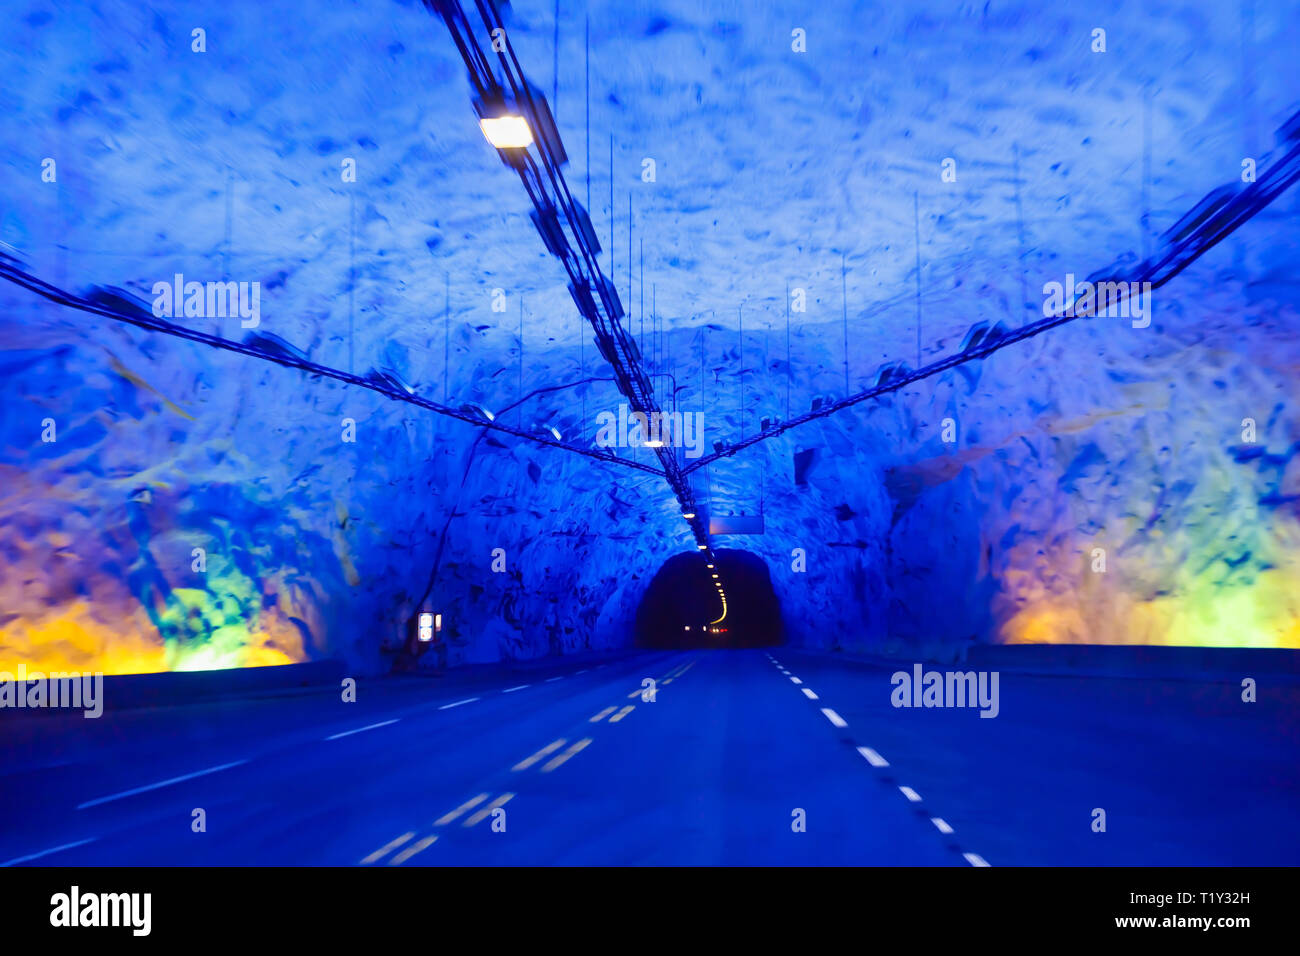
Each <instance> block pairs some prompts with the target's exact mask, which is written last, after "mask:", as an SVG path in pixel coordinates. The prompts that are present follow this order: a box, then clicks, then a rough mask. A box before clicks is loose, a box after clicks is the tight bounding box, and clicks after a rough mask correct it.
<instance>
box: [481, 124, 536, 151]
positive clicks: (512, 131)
mask: <svg viewBox="0 0 1300 956" xmlns="http://www.w3.org/2000/svg"><path fill="white" fill-rule="evenodd" d="M478 125H479V129H481V130H483V135H484V136H486V137H487V141H488V142H489V143H491V144H492V145H493V146H495V147H496V148H497V149H525V148H527V147H529V146H532V145H533V131H532V130H530V129H529V128H528V121H527V120H525V119H524V118H523V117H522V116H489V117H487V118H485V119H481V120H479V121H478Z"/></svg>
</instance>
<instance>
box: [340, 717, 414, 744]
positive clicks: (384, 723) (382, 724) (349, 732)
mask: <svg viewBox="0 0 1300 956" xmlns="http://www.w3.org/2000/svg"><path fill="white" fill-rule="evenodd" d="M401 719H402V718H401V717H394V718H393V719H392V720H381V721H380V722H379V723H377V724H366V726H364V727H358V728H357V729H356V730H345V731H343V733H341V734H333V735H331V736H329V737H326V738H325V739H326V740H338V739H339V738H340V737H351V736H352V735H353V734H359V733H361V732H362V731H363V730H374V729H375V728H376V727H387V726H388V725H389V724H395V723H397V722H398V721H399V720H401Z"/></svg>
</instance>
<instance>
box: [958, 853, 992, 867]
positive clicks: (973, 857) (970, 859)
mask: <svg viewBox="0 0 1300 956" xmlns="http://www.w3.org/2000/svg"><path fill="white" fill-rule="evenodd" d="M962 856H964V857H965V858H966V862H967V863H969V864H970V865H971V866H990V865H991V864H990V863H989V861H988V860H986V859H984V857H982V856H980V855H979V854H978V853H963V854H962Z"/></svg>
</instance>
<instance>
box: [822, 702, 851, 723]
mask: <svg viewBox="0 0 1300 956" xmlns="http://www.w3.org/2000/svg"><path fill="white" fill-rule="evenodd" d="M822 714H823V715H825V717H826V719H827V720H829V721H830V722H831V723H832V724H834V725H835V726H836V727H847V726H848V725H849V722H848V721H847V720H845V719H844V718H843V717H841V716H840V715H839V714H837V713H835V711H833V710H831V709H830V708H829V707H823V708H822Z"/></svg>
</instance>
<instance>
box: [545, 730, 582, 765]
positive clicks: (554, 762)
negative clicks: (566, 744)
mask: <svg viewBox="0 0 1300 956" xmlns="http://www.w3.org/2000/svg"><path fill="white" fill-rule="evenodd" d="M589 743H591V738H590V737H583V738H582V739H581V740H579V741H578V742H577V743H576V744H574V745H573V746H572V747H570V748H569V749H568V750H566V751H565V752H564V753H562V754H560V755H559V756H558V757H556V758H554V759H553V760H552V761H551V762H550V763H548V764H547V765H546V766H544V767H542V773H550V772H551V771H552V770H554V769H555V768H556V767H558V766H560V764H562V763H564V761H566V760H568V759H569V758H570V757H572V756H573V755H574V754H576V753H577V752H578V751H579V750H582V749H583V748H584V747H586V746H587V744H589Z"/></svg>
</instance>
